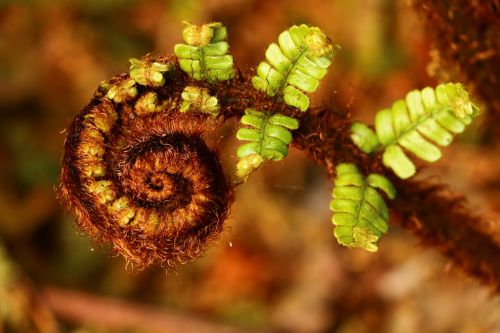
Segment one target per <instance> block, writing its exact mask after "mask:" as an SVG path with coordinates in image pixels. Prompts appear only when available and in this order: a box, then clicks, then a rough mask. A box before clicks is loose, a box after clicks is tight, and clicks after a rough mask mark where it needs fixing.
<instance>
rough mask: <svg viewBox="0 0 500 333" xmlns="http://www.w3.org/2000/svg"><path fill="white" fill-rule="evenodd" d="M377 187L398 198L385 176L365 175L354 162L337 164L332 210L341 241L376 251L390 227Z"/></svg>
mask: <svg viewBox="0 0 500 333" xmlns="http://www.w3.org/2000/svg"><path fill="white" fill-rule="evenodd" d="M376 189H380V190H382V191H383V192H384V193H385V194H386V195H387V196H388V197H389V198H390V199H394V198H395V197H396V190H395V189H394V186H393V185H392V183H391V182H390V181H389V180H388V179H387V178H385V177H384V176H382V175H379V174H370V175H369V176H368V177H366V178H365V177H364V176H363V175H362V174H361V173H360V172H359V170H358V168H357V167H356V166H355V165H354V164H349V163H342V164H339V165H338V166H337V168H336V177H335V181H334V188H333V200H332V201H331V202H330V209H331V210H332V211H333V212H334V214H333V217H332V222H333V224H334V225H335V230H334V235H335V237H336V238H337V240H338V242H339V243H340V244H342V245H345V246H349V247H357V248H361V249H363V250H366V251H370V252H375V251H377V249H378V247H377V245H376V244H375V243H376V242H377V240H378V239H379V238H380V236H381V235H382V234H383V233H386V232H387V229H388V225H387V221H388V220H389V210H388V208H387V205H386V204H385V202H384V199H383V198H382V196H381V195H380V193H378V192H377V191H376Z"/></svg>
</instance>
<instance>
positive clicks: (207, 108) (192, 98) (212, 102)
mask: <svg viewBox="0 0 500 333" xmlns="http://www.w3.org/2000/svg"><path fill="white" fill-rule="evenodd" d="M181 97H182V99H183V101H182V104H181V109H180V111H181V112H187V111H189V110H194V111H201V112H204V113H208V114H210V115H211V116H213V117H216V116H218V115H219V101H218V100H217V97H215V96H211V95H210V94H209V92H208V89H206V88H199V87H194V86H187V87H186V88H184V90H183V92H182V94H181Z"/></svg>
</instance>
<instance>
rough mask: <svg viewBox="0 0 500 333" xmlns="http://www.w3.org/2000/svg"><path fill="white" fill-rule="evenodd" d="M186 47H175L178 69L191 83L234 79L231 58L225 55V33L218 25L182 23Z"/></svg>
mask: <svg viewBox="0 0 500 333" xmlns="http://www.w3.org/2000/svg"><path fill="white" fill-rule="evenodd" d="M184 23H185V24H186V25H187V26H186V28H184V31H183V32H182V37H183V38H184V41H185V42H186V44H177V45H175V48H174V53H175V55H176V56H177V57H178V58H179V66H180V67H181V69H182V70H183V71H184V72H186V73H188V75H189V76H191V77H192V78H193V79H195V80H208V81H209V82H217V81H225V80H229V79H231V78H232V77H233V76H234V65H233V57H232V56H231V55H229V54H227V53H228V50H229V44H228V43H227V41H226V40H227V30H226V27H224V26H223V25H222V24H221V23H217V22H216V23H209V24H204V25H201V26H197V25H193V24H190V23H187V22H184Z"/></svg>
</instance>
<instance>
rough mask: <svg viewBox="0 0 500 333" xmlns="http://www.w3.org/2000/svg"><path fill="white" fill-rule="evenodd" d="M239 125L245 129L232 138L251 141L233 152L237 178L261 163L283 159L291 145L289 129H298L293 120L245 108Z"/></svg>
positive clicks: (245, 175)
mask: <svg viewBox="0 0 500 333" xmlns="http://www.w3.org/2000/svg"><path fill="white" fill-rule="evenodd" d="M240 122H241V123H242V124H244V125H247V127H243V128H240V129H239V130H238V132H237V133H236V137H237V138H238V139H239V140H246V141H251V142H249V143H245V144H243V145H241V146H240V147H239V148H238V150H237V152H236V154H237V155H238V157H239V158H240V159H239V161H238V164H237V166H236V174H237V175H238V177H241V178H245V177H248V175H249V174H250V173H251V172H253V171H254V170H255V169H257V168H258V167H259V166H260V165H261V164H262V162H264V160H273V161H279V160H281V159H283V158H284V157H285V156H287V155H288V144H289V143H290V142H292V133H291V132H290V130H294V129H297V128H298V127H299V122H298V120H296V119H294V118H291V117H287V116H284V115H282V114H274V115H270V114H266V113H264V112H260V111H256V110H253V109H246V110H245V115H244V116H243V117H241V120H240Z"/></svg>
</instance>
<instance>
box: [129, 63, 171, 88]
mask: <svg viewBox="0 0 500 333" xmlns="http://www.w3.org/2000/svg"><path fill="white" fill-rule="evenodd" d="M129 61H130V77H131V78H132V79H134V80H135V81H136V82H137V83H139V84H140V85H143V86H152V87H160V86H162V85H163V84H164V83H165V77H164V74H165V72H168V71H170V70H172V69H174V66H172V65H171V64H163V63H161V62H156V61H155V62H151V61H147V60H140V59H136V58H131V59H129Z"/></svg>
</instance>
